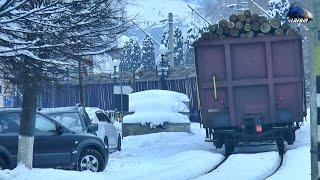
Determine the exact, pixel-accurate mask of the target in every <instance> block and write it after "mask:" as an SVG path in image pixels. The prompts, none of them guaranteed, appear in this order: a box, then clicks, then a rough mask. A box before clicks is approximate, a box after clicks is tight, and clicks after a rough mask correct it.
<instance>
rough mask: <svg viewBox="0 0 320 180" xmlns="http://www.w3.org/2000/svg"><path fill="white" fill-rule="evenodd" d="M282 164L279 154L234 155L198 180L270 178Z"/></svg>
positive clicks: (253, 179)
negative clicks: (271, 173)
mask: <svg viewBox="0 0 320 180" xmlns="http://www.w3.org/2000/svg"><path fill="white" fill-rule="evenodd" d="M279 163H280V158H279V155H278V153H277V152H274V151H273V152H265V153H257V154H233V155H231V156H229V158H228V159H227V160H226V161H225V162H224V163H223V164H222V165H221V166H219V168H217V169H216V170H214V171H212V172H211V173H209V174H207V175H205V176H202V177H200V178H198V180H206V179H226V180H227V179H238V180H258V179H265V178H266V177H268V175H269V174H270V172H273V171H274V170H275V169H276V168H277V166H278V165H279Z"/></svg>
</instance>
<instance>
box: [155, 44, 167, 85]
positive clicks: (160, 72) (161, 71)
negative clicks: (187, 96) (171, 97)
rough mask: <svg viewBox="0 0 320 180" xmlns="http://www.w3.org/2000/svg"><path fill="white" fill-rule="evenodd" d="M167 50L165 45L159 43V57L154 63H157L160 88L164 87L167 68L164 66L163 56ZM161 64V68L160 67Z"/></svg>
mask: <svg viewBox="0 0 320 180" xmlns="http://www.w3.org/2000/svg"><path fill="white" fill-rule="evenodd" d="M167 53H168V50H167V48H166V47H165V45H163V44H161V45H160V57H159V58H158V59H157V61H156V64H157V74H158V75H160V86H161V89H166V88H165V76H166V75H168V71H169V68H168V67H166V68H165V67H164V66H165V65H164V56H165V55H167ZM160 64H161V68H159V67H160Z"/></svg>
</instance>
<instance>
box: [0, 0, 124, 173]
mask: <svg viewBox="0 0 320 180" xmlns="http://www.w3.org/2000/svg"><path fill="white" fill-rule="evenodd" d="M117 3H119V2H118V0H87V1H83V2H78V1H75V2H73V1H71V2H69V1H66V0H64V1H62V0H2V1H1V2H0V25H1V27H0V59H1V61H0V72H1V73H0V76H1V78H3V79H6V80H9V81H10V82H11V83H14V84H17V85H19V87H20V88H21V91H22V92H23V103H22V115H21V120H20V132H19V148H18V162H21V163H23V164H25V165H26V166H27V167H29V168H31V167H32V159H33V158H32V157H33V141H34V140H33V138H34V134H35V132H34V128H35V114H36V107H37V95H38V93H39V92H40V89H41V87H42V86H44V85H47V84H50V83H54V82H55V81H57V80H59V79H63V78H64V77H66V76H69V75H70V73H69V72H70V70H71V69H74V68H75V67H77V65H78V64H79V63H82V61H84V60H85V59H86V57H87V56H89V55H95V54H100V53H104V52H107V51H108V50H109V49H110V46H111V45H112V42H114V41H115V40H116V38H117V37H118V35H119V34H120V33H122V32H124V31H125V30H126V23H127V21H126V20H125V19H124V18H123V16H122V14H123V13H122V9H119V8H117Z"/></svg>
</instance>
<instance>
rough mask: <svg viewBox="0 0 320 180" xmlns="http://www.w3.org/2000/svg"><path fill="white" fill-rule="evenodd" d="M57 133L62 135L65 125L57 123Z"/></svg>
mask: <svg viewBox="0 0 320 180" xmlns="http://www.w3.org/2000/svg"><path fill="white" fill-rule="evenodd" d="M56 127H57V133H58V135H61V134H63V127H62V126H61V124H57V126H56Z"/></svg>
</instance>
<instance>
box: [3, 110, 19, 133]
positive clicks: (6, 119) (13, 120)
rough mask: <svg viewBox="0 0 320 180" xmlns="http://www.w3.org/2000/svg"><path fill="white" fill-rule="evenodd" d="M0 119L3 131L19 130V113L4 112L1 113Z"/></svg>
mask: <svg viewBox="0 0 320 180" xmlns="http://www.w3.org/2000/svg"><path fill="white" fill-rule="evenodd" d="M0 121H1V126H2V130H3V132H4V133H12V132H19V127H20V113H18V112H11V113H5V114H3V115H1V118H0Z"/></svg>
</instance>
